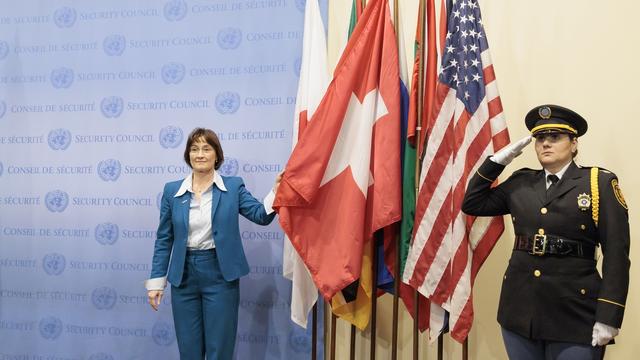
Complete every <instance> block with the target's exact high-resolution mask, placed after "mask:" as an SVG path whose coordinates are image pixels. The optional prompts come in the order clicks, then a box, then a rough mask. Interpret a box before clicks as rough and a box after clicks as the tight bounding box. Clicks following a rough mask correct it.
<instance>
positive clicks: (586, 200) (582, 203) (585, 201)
mask: <svg viewBox="0 0 640 360" xmlns="http://www.w3.org/2000/svg"><path fill="white" fill-rule="evenodd" d="M589 206H591V196H589V195H588V194H585V193H582V194H580V195H578V208H579V209H580V210H582V211H587V210H589Z"/></svg>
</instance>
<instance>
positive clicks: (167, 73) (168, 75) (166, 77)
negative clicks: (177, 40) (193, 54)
mask: <svg viewBox="0 0 640 360" xmlns="http://www.w3.org/2000/svg"><path fill="white" fill-rule="evenodd" d="M184 74H186V70H185V67H184V65H182V64H180V63H177V62H172V63H168V64H167V65H165V66H163V67H162V81H164V83H165V84H178V83H179V82H180V81H182V79H184Z"/></svg>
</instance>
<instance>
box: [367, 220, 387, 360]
mask: <svg viewBox="0 0 640 360" xmlns="http://www.w3.org/2000/svg"><path fill="white" fill-rule="evenodd" d="M382 233H383V230H382V229H380V230H378V231H376V233H374V235H373V239H372V240H373V241H371V247H372V249H373V250H372V251H373V261H372V264H371V267H372V270H373V273H372V274H371V347H370V359H371V360H375V358H376V324H377V316H376V315H377V312H378V296H377V292H378V246H377V245H378V240H382V241H384V235H383V236H382V237H381V239H378V237H379V236H380V234H382Z"/></svg>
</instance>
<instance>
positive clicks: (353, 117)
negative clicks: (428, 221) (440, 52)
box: [274, 0, 402, 300]
mask: <svg viewBox="0 0 640 360" xmlns="http://www.w3.org/2000/svg"><path fill="white" fill-rule="evenodd" d="M397 51H398V50H397V44H396V37H395V32H394V29H393V25H392V23H391V18H390V16H389V6H388V3H387V1H385V0H371V1H369V3H368V5H367V7H366V9H365V11H364V14H363V16H362V18H361V19H360V20H359V21H358V24H357V26H356V28H355V30H354V32H353V34H352V36H351V38H350V40H349V43H348V44H347V48H346V49H345V51H344V53H343V54H342V57H341V59H340V62H339V63H338V65H337V67H336V70H335V73H334V78H333V81H332V82H331V84H330V85H329V87H328V88H327V92H326V93H325V96H324V98H323V99H322V101H321V103H320V105H319V106H318V109H317V110H316V112H315V113H314V114H313V116H312V119H311V121H309V123H308V127H307V128H306V129H305V131H304V133H303V134H302V136H301V137H300V139H299V141H298V144H297V145H296V147H295V149H294V151H293V153H292V154H291V158H290V159H289V162H288V163H287V166H286V169H285V174H284V177H283V179H282V182H281V184H280V187H279V189H278V193H277V195H276V199H275V203H274V208H276V209H277V211H278V214H279V215H280V217H279V218H280V225H281V226H282V228H283V229H284V231H285V233H286V234H287V236H288V237H289V239H290V240H291V243H292V244H293V246H294V247H295V249H296V250H297V252H298V254H299V255H300V257H301V258H302V260H303V261H304V263H305V264H306V265H307V267H308V269H309V271H310V273H311V275H312V277H313V281H314V282H315V284H316V286H317V287H318V289H319V290H320V292H321V293H322V295H323V296H324V298H325V299H327V300H329V299H331V297H332V296H333V295H334V294H335V293H336V292H338V291H340V290H341V289H343V288H344V287H345V286H347V285H349V284H350V283H352V282H353V281H355V280H356V279H358V278H359V277H360V267H361V263H362V251H363V246H364V244H365V243H366V242H368V241H370V240H371V239H372V237H373V233H374V232H375V231H376V230H378V229H381V228H383V227H386V226H388V225H390V224H392V223H394V222H397V221H399V220H400V217H401V213H402V210H401V178H400V154H399V153H400V87H399V80H398V79H399V75H398V52H397Z"/></svg>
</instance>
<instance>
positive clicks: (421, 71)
mask: <svg viewBox="0 0 640 360" xmlns="http://www.w3.org/2000/svg"><path fill="white" fill-rule="evenodd" d="M418 6H419V9H421V10H422V11H420V13H419V14H418V22H419V25H420V33H421V35H420V37H421V38H422V41H421V42H420V43H419V49H418V50H417V51H416V56H418V54H419V56H420V58H419V65H418V84H416V86H417V87H418V101H417V113H418V114H417V121H416V136H415V139H416V140H415V141H416V148H417V149H419V148H420V139H421V138H422V134H421V133H422V126H421V123H422V122H421V120H422V112H423V110H424V109H423V107H424V56H425V51H424V48H425V46H424V39H425V11H426V8H427V7H426V4H425V0H420V4H419V5H418ZM415 166H416V167H415V189H414V190H415V198H416V199H417V198H418V191H419V186H420V168H421V166H420V156H416V164H415ZM414 226H415V225H414ZM413 309H414V315H413V359H414V360H418V355H419V353H418V352H419V343H420V342H419V321H420V293H419V292H418V290H414V306H413Z"/></svg>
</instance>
